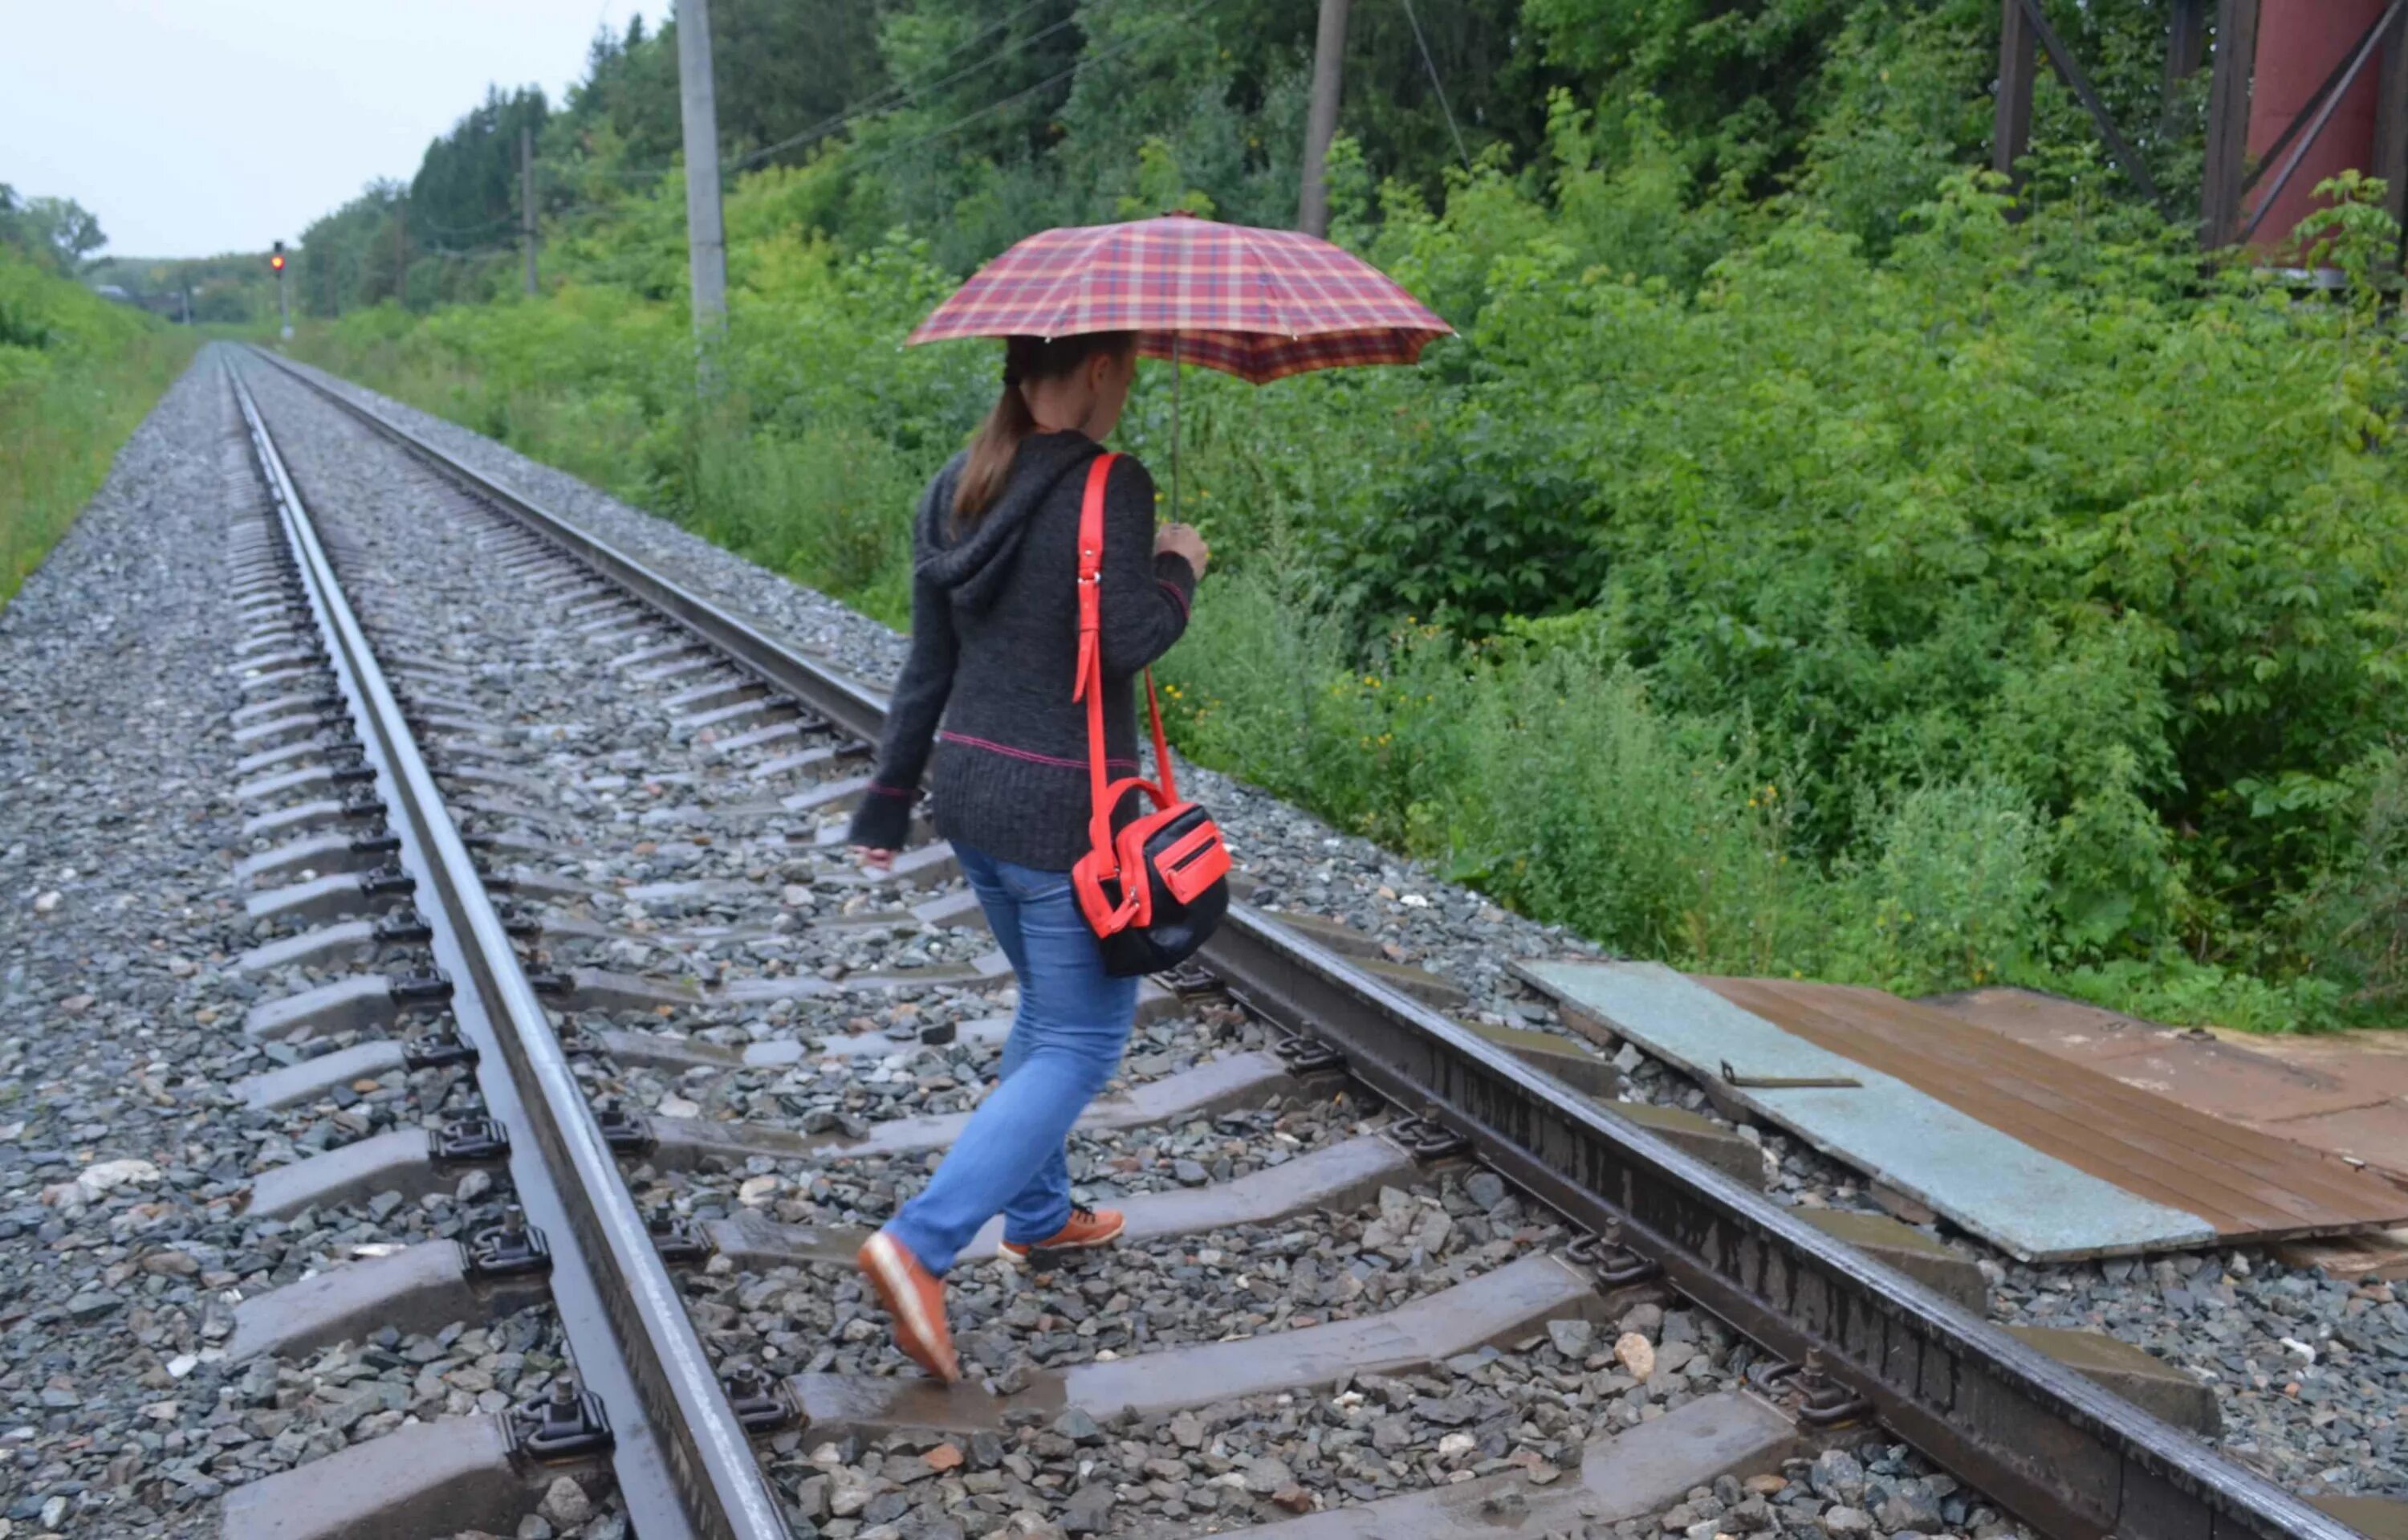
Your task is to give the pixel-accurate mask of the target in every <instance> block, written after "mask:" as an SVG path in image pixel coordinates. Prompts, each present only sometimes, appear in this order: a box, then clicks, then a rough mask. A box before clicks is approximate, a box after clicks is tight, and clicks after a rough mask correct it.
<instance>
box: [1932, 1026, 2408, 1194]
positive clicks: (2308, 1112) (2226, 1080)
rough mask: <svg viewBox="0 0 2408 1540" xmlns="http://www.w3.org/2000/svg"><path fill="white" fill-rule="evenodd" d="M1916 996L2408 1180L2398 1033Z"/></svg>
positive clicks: (2405, 1063)
mask: <svg viewBox="0 0 2408 1540" xmlns="http://www.w3.org/2000/svg"><path fill="white" fill-rule="evenodd" d="M1916 1003H1917V1004H1920V1005H1928V1006H1929V1007H1931V1008H1932V1009H1933V1010H1937V1011H1945V1012H1947V1013H1948V1014H1949V1015H1953V1016H1961V1017H1963V1018H1964V1019H1965V1020H1967V1021H1970V1022H1972V1023H1973V1024H1974V1025H1975V1026H1977V1027H1981V1028H1984V1029H1987V1030H1989V1031H1993V1032H1996V1033H1998V1034H2000V1036H2002V1037H2006V1038H2010V1039H2012V1040H2013V1041H2014V1042H2016V1043H2023V1044H2025V1045H2026V1046H2028V1047H2031V1048H2036V1049H2038V1050H2039V1051H2041V1052H2042V1053H2044V1054H2047V1055H2049V1056H2050V1057H2051V1058H2062V1059H2066V1060H2069V1061H2071V1062H2072V1063H2075V1064H2082V1065H2086V1066H2088V1067H2089V1068H2092V1069H2095V1070H2097V1071H2099V1072H2100V1073H2102V1074H2110V1075H2113V1076H2114V1077H2115V1078H2116V1079H2118V1080H2120V1081H2122V1082H2124V1084H2126V1085H2127V1086H2133V1087H2138V1088H2140V1089H2142V1090H2144V1091H2152V1092H2155V1093H2156V1094H2157V1095H2159V1096H2163V1097H2168V1098H2171V1100H2173V1101H2179V1102H2181V1103H2182V1104H2183V1105H2184V1106H2186V1107H2189V1108H2191V1109H2192V1110H2194V1111H2196V1112H2202V1113H2208V1114H2211V1115H2214V1116H2216V1117H2220V1118H2223V1119H2225V1120H2227V1121H2229V1122H2234V1123H2243V1124H2246V1125H2248V1126H2249V1127H2250V1128H2253V1129H2257V1130H2259V1131H2260V1132H2263V1133H2270V1134H2273V1135H2274V1136H2276V1137H2277V1138H2282V1139H2287V1140H2290V1141H2291V1142H2292V1143H2294V1144H2306V1145H2308V1146H2309V1147H2311V1148H2313V1149H2318V1150H2322V1151H2324V1152H2325V1153H2326V1154H2328V1155H2337V1156H2342V1157H2343V1158H2345V1159H2357V1160H2363V1161H2365V1162H2366V1163H2367V1164H2368V1165H2371V1166H2375V1167H2379V1168H2381V1169H2382V1170H2383V1171H2384V1172H2385V1173H2387V1174H2388V1175H2389V1176H2390V1178H2391V1180H2392V1181H2393V1182H2394V1183H2395V1184H2399V1185H2408V1044H2402V1043H2401V1042H2400V1041H2399V1040H2398V1039H2397V1037H2396V1035H2394V1034H2390V1033H2371V1032H2364V1031H2358V1032H2334V1033H2329V1034H2326V1033H2319V1034H2317V1035H2315V1036H2313V1037H2306V1036H2291V1037H2282V1038H2254V1039H2251V1040H2249V1041H2247V1042H2246V1043H2242V1042H2235V1041H2233V1039H2232V1037H2231V1036H2230V1035H2229V1034H2227V1035H2218V1034H2215V1033H2210V1032H2199V1031H2185V1030H2181V1029H2175V1028H2171V1027H2168V1026H2165V1025H2163V1024H2162V1023H2159V1022H2153V1021H2143V1020H2142V1019H2140V1018H2138V1017H2136V1016H2128V1015H2119V1014H2117V1013H2116V1012H2114V1011H2107V1010H2102V1009H2100V1007H2098V1006H2096V1005H2086V1004H2084V1003H2083V1002H2082V1001H2080V1000H2060V999H2058V998H2057V997H2056V996H2054V995H2043V994H2040V993H2037V992H2035V991H2033V990H2029V989H2012V988H1988V989H1971V990H1968V991H1966V992H1965V993H1963V994H1957V995H1942V996H1939V997H1935V998H1933V999H1929V1000H1918V1001H1917V1002H1916Z"/></svg>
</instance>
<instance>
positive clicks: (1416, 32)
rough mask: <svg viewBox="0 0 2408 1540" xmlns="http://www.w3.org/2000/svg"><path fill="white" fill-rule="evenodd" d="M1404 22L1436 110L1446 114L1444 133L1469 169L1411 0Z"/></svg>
mask: <svg viewBox="0 0 2408 1540" xmlns="http://www.w3.org/2000/svg"><path fill="white" fill-rule="evenodd" d="M1404 5H1405V20H1406V21H1408V22H1412V28H1413V46H1414V47H1415V48H1418V49H1420V50H1422V67H1423V68H1424V69H1426V70H1428V71H1429V78H1430V89H1431V90H1432V91H1435V92H1437V93H1438V109H1439V110H1440V111H1441V112H1443V113H1445V114H1446V131H1447V132H1448V133H1450V134H1452V135H1454V136H1455V153H1456V154H1458V155H1460V156H1462V157H1463V168H1464V169H1465V170H1466V171H1469V170H1470V169H1471V151H1469V150H1466V149H1465V148H1463V130H1462V129H1460V128H1457V127H1455V108H1451V107H1449V106H1447V105H1446V82H1445V81H1444V80H1441V79H1439V78H1438V61H1437V60H1435V59H1433V58H1431V57H1430V50H1429V39H1427V38H1426V37H1424V36H1422V19H1421V18H1420V17H1418V16H1415V15H1414V14H1413V0H1404Z"/></svg>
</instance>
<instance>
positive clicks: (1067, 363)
mask: <svg viewBox="0 0 2408 1540" xmlns="http://www.w3.org/2000/svg"><path fill="white" fill-rule="evenodd" d="M1136 346H1137V334H1136V333H1135V332H1081V333H1079V334H1077V335H1076V336H1072V337H1011V338H1005V339H1004V343H1003V394H1002V395H1001V396H996V402H995V410H992V411H990V412H988V413H987V414H986V421H985V422H983V423H982V424H980V425H979V430H978V437H977V438H975V439H971V440H970V457H969V459H968V461H967V462H965V463H964V464H963V466H962V474H961V478H960V479H959V480H958V481H956V482H954V483H953V533H954V534H955V535H961V534H964V533H967V532H968V530H970V529H972V528H974V527H976V525H977V524H978V522H979V518H980V516H981V515H982V514H983V513H985V512H986V511H987V510H988V509H989V508H990V507H992V506H993V505H994V503H995V500H996V497H1000V496H1001V495H1002V493H1003V483H1004V481H1005V479H1006V478H1007V477H1009V476H1010V475H1011V462H1012V460H1013V459H1014V458H1015V457H1016V456H1018V454H1019V453H1020V441H1021V440H1022V439H1025V438H1027V437H1028V436H1029V435H1030V434H1031V433H1034V432H1036V431H1037V419H1036V418H1035V417H1033V416H1031V415H1030V414H1029V410H1028V400H1027V397H1025V396H1022V395H1021V394H1020V387H1021V385H1022V384H1023V383H1024V382H1025V381H1031V380H1058V379H1060V378H1061V377H1062V376H1064V375H1066V374H1069V373H1072V372H1073V371H1075V370H1076V369H1078V368H1079V367H1080V366H1081V365H1083V364H1084V363H1086V361H1087V360H1088V359H1090V358H1093V357H1095V356H1096V355H1097V353H1111V354H1113V355H1115V356H1118V355H1121V354H1125V353H1127V352H1128V351H1129V350H1130V349H1132V348H1134V347H1136Z"/></svg>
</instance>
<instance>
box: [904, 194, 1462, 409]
mask: <svg viewBox="0 0 2408 1540" xmlns="http://www.w3.org/2000/svg"><path fill="white" fill-rule="evenodd" d="M1454 330H1455V328H1454V327H1452V326H1449V325H1448V324H1446V323H1445V322H1443V321H1441V320H1440V319H1439V318H1438V317H1437V316H1435V315H1433V314H1432V313H1430V311H1429V310H1428V309H1425V308H1424V307H1423V305H1422V304H1421V302H1420V301H1419V300H1416V299H1415V298H1413V296H1412V295H1409V294H1407V293H1406V292H1405V291H1404V290H1403V288H1401V287H1400V286H1399V285H1398V283H1397V282H1396V281H1395V280H1393V279H1391V278H1389V277H1388V276H1387V275H1386V274H1384V273H1383V272H1381V271H1380V270H1379V269H1378V268H1377V267H1374V266H1371V265H1370V264H1369V263H1368V262H1365V261H1363V260H1362V259H1361V258H1360V257H1357V256H1355V255H1354V254H1353V253H1352V252H1346V251H1342V250H1340V248H1338V247H1336V246H1332V245H1331V244H1329V242H1327V241H1326V240H1320V239H1316V238H1315V237H1312V236H1308V235H1306V234H1304V233H1303V232H1302V231H1300V230H1265V229H1260V228H1257V227H1256V226H1254V225H1250V224H1220V223H1214V222H1213V221H1211V220H1206V219H1197V218H1196V217H1195V216H1193V215H1190V214H1166V215H1164V216H1163V217H1161V218H1160V219H1145V220H1137V221H1134V222H1132V223H1126V224H1085V225H1072V226H1068V227H1067V228H1064V229H1059V230H1046V231H1043V232H1040V233H1039V234H1037V235H1033V236H1030V237H1028V238H1027V239H1025V240H1024V241H1022V242H1020V243H1019V244H1018V245H1016V246H1014V247H1013V248H1012V249H1011V250H1010V251H1008V252H1004V253H1003V255H1001V256H999V257H997V258H996V259H995V260H994V261H993V262H990V263H988V264H987V265H986V266H984V267H982V268H980V269H979V272H978V276H977V277H975V278H973V279H971V280H970V281H968V283H965V284H963V285H962V286H961V288H960V289H958V290H956V291H955V292H954V293H953V297H951V298H950V299H947V300H946V301H945V302H944V303H943V304H941V305H939V306H938V307H937V309H935V311H933V312H932V313H931V314H930V315H929V317H928V319H927V320H925V321H924V322H922V323H920V325H919V328H918V329H917V330H915V331H914V332H912V334H911V335H910V338H908V340H910V341H912V342H935V341H939V340H942V339H944V338H956V337H1015V336H1031V337H1072V336H1076V335H1078V334H1080V333H1082V332H1124V331H1125V332H1135V333H1137V334H1138V351H1139V352H1140V353H1143V354H1145V355H1146V356H1147V357H1149V358H1176V359H1178V360H1179V361H1180V362H1183V363H1190V364H1202V365H1204V366H1206V367H1210V368H1216V369H1220V370H1222V371H1224V372H1226V373H1229V374H1234V375H1236V376H1238V377H1239V378H1240V379H1242V380H1247V381H1252V382H1254V384H1257V385H1259V384H1262V383H1263V382H1265V381H1270V380H1278V379H1281V378H1283V377H1284V376H1286V375H1291V374H1301V373H1303V372H1304V371H1305V370H1307V369H1328V368H1340V367H1347V366H1350V365H1355V364H1411V363H1412V362H1414V361H1415V360H1416V359H1418V358H1419V357H1420V356H1421V352H1422V348H1423V346H1424V345H1425V344H1426V343H1428V342H1429V341H1430V340H1431V339H1432V338H1440V337H1447V336H1451V335H1453V333H1454Z"/></svg>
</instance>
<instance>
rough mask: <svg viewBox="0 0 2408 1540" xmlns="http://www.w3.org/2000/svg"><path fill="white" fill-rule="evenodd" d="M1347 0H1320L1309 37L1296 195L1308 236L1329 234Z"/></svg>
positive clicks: (1300, 224)
mask: <svg viewBox="0 0 2408 1540" xmlns="http://www.w3.org/2000/svg"><path fill="white" fill-rule="evenodd" d="M1346 7H1347V0H1321V25H1320V28H1319V29H1318V30H1317V31H1316V32H1315V33H1314V34H1313V39H1312V110H1311V112H1310V114H1309V115H1308V116H1307V117H1306V119H1305V125H1304V174H1303V177H1302V178H1301V179H1300V180H1301V186H1300V189H1299V193H1298V195H1297V209H1296V227H1297V229H1299V230H1301V231H1303V232H1304V233H1305V234H1306V235H1309V236H1326V235H1327V234H1329V173H1328V167H1327V165H1326V162H1327V161H1328V159H1329V143H1330V141H1331V140H1332V139H1335V138H1336V137H1338V94H1339V89H1340V84H1341V81H1342V77H1343V74H1344V71H1345V68H1346Z"/></svg>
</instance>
